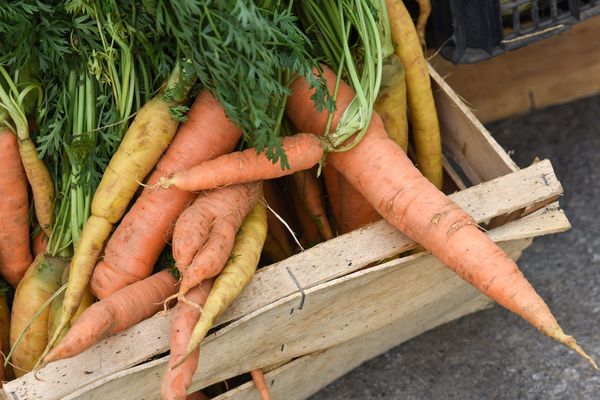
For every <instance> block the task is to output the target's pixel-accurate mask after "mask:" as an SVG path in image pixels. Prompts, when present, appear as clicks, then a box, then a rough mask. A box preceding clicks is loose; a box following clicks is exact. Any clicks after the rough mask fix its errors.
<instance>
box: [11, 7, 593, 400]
mask: <svg viewBox="0 0 600 400" xmlns="http://www.w3.org/2000/svg"><path fill="white" fill-rule="evenodd" d="M418 3H419V5H420V14H419V19H418V22H417V26H416V28H415V26H414V24H413V22H412V20H411V17H410V15H409V14H408V11H407V10H406V8H405V7H404V4H403V2H402V1H400V0H385V1H384V0H376V1H368V0H340V1H338V0H325V1H316V0H305V1H300V2H291V1H290V2H287V1H272V0H259V1H253V2H248V1H243V0H224V1H210V0H194V1H186V2H181V3H177V5H175V4H174V3H172V2H169V1H165V0H149V1H141V2H139V1H134V2H117V1H115V0H107V1H100V0H89V1H88V0H86V1H83V0H59V1H43V0H35V1H34V0H25V1H9V2H6V4H2V5H0V53H2V55H0V156H1V157H0V159H2V162H3V163H4V167H5V168H2V169H0V212H2V215H4V216H5V221H4V223H3V224H2V225H1V226H0V274H1V275H2V277H3V278H4V279H5V280H6V281H7V282H8V283H9V284H10V285H12V286H13V287H16V292H15V296H14V301H13V303H12V310H11V314H10V345H11V346H12V349H11V350H10V352H9V353H10V354H9V355H8V356H7V359H6V362H5V366H6V365H7V364H8V362H9V361H10V360H11V359H12V361H11V362H12V363H13V364H14V365H15V374H16V375H17V376H20V375H22V374H24V373H26V372H29V371H31V370H32V369H34V368H35V366H36V365H38V366H43V365H45V364H47V363H49V362H52V361H56V360H60V359H64V358H69V357H74V356H75V355H77V354H79V353H81V352H82V351H84V350H85V349H88V348H90V347H92V346H93V345H94V344H95V343H97V342H98V341H99V340H101V339H103V338H104V337H106V336H108V335H112V334H115V333H117V332H121V331H123V330H124V329H126V328H128V327H131V326H133V325H135V324H137V323H138V322H140V321H142V320H143V319H146V318H149V317H150V316H152V315H154V314H156V313H157V312H158V311H160V310H161V309H163V308H166V307H167V306H170V305H172V304H174V303H175V302H174V301H172V300H174V299H176V300H177V303H176V306H175V309H174V311H173V319H172V321H171V351H170V356H169V362H168V369H167V371H165V373H164V376H163V380H162V385H161V394H162V396H163V398H164V399H184V398H186V393H187V391H188V389H189V387H190V385H191V383H192V377H193V375H194V372H195V371H196V368H198V367H199V365H198V364H199V360H200V358H199V354H200V350H199V348H200V345H201V342H202V340H204V338H205V337H206V336H207V334H208V333H209V331H210V330H211V329H213V328H214V326H215V323H216V322H217V319H218V318H219V316H221V315H222V314H223V313H224V312H225V311H226V310H227V308H228V307H229V306H230V305H231V304H232V303H233V301H234V300H235V299H236V298H237V297H238V296H239V295H240V293H241V292H242V290H243V289H244V288H245V287H246V286H247V285H248V284H249V282H250V281H251V279H252V277H253V276H254V273H255V271H256V269H257V267H258V265H259V263H261V257H262V256H264V257H263V258H262V262H264V261H265V260H268V261H272V262H276V261H279V260H282V259H284V258H287V257H289V256H290V255H292V254H293V253H294V251H295V246H296V245H295V244H294V243H296V244H297V249H298V250H300V249H303V245H304V246H311V245H314V244H316V243H318V242H320V241H324V240H330V239H332V238H333V237H334V236H335V235H336V234H341V233H346V232H349V231H351V230H354V229H358V228H360V227H363V226H365V225H366V224H369V223H372V222H374V221H376V220H378V219H380V218H384V219H386V220H387V221H388V222H389V223H390V224H391V225H392V226H394V227H395V228H397V229H398V230H400V231H402V232H403V233H405V234H406V235H407V236H408V237H410V238H412V239H413V240H415V241H416V242H418V243H419V244H420V245H422V246H423V247H424V248H425V249H426V250H427V251H429V252H431V253H432V254H433V255H434V256H435V257H437V258H438V259H439V260H440V261H441V262H442V263H443V264H444V265H446V266H447V267H448V268H450V269H451V270H452V271H454V272H455V273H457V274H458V275H459V276H460V277H462V278H463V279H464V280H465V281H467V282H469V283H470V284H471V285H473V286H474V287H475V288H477V289H479V290H480V291H481V292H483V293H484V294H486V295H487V296H488V297H490V298H491V299H493V300H495V301H496V302H497V303H498V304H500V305H502V306H504V307H506V308H507V309H509V310H510V311H512V312H514V313H516V314H517V315H519V316H521V317H522V318H524V319H525V320H526V321H528V322H529V323H530V324H531V325H532V326H534V327H535V328H537V329H539V330H540V331H541V332H542V333H544V334H545V335H547V336H549V337H551V338H553V339H554V340H556V341H558V342H560V343H562V344H564V345H566V346H567V347H569V348H571V349H573V350H575V351H576V352H578V353H579V354H580V355H582V356H583V357H584V358H586V359H587V360H588V361H589V362H590V363H591V364H592V365H593V366H594V367H596V364H595V362H594V361H593V360H592V359H591V358H590V357H589V356H588V355H587V354H586V353H585V352H584V351H583V350H582V349H581V347H579V345H578V344H577V343H576V342H575V340H574V339H573V337H571V336H568V335H566V334H565V333H564V332H563V330H562V329H561V327H560V326H559V324H558V322H557V321H556V319H555V318H554V316H553V315H552V313H551V311H550V310H549V308H548V306H547V305H546V304H545V303H544V301H543V300H542V299H541V298H540V297H539V295H538V294H537V293H536V291H535V289H534V288H533V287H532V286H531V285H530V284H529V282H528V281H527V280H526V279H525V277H524V276H523V274H522V273H521V272H520V271H519V269H518V267H517V265H516V264H515V263H514V262H512V261H511V260H510V259H509V258H508V257H507V256H506V254H504V252H502V250H501V249H500V248H499V247H498V246H497V245H496V244H495V243H494V242H492V241H491V240H490V239H489V238H488V237H487V236H486V235H485V234H484V233H483V232H482V231H481V230H480V229H479V227H478V226H477V225H476V223H475V222H474V221H473V220H472V218H471V217H470V216H469V215H468V214H467V213H466V212H464V211H463V210H462V209H460V208H459V207H458V205H456V204H455V203H453V202H452V201H451V200H449V199H448V197H446V196H445V195H444V194H443V193H442V192H441V191H440V190H439V188H440V187H441V185H442V167H441V165H442V164H441V141H440V132H439V124H438V120H437V116H436V111H435V107H434V102H433V94H432V93H431V84H430V81H429V72H428V65H427V62H426V60H425V59H424V57H423V51H422V46H423V44H424V42H423V41H424V33H423V32H424V26H425V22H426V19H427V16H428V13H429V10H430V5H429V1H425V0H423V1H421V0H419V1H418ZM38 25H39V26H40V27H41V28H40V31H39V33H37V34H34V33H32V32H30V30H31V29H30V28H28V27H30V26H38ZM292 132H299V133H295V134H292ZM409 154H414V158H415V159H414V163H415V164H416V165H415V164H413V161H411V159H410V158H409ZM288 175H291V177H287V176H288ZM321 175H323V176H322V177H321ZM285 177H287V178H285ZM277 178H280V179H277ZM28 185H29V186H30V187H31V193H32V199H29V196H28ZM263 188H264V198H263ZM265 199H266V201H265ZM30 200H31V202H30ZM267 208H269V210H270V212H269V214H268V215H267ZM30 209H31V210H34V211H35V212H30V211H29V210H30ZM34 227H35V228H34ZM296 233H299V234H298V235H296ZM298 237H299V238H300V239H298ZM32 238H33V240H32ZM292 239H293V240H292ZM169 243H171V245H172V249H171V248H169V247H168V246H167V244H169ZM32 244H33V246H31V245H32ZM32 250H33V254H35V259H34V260H33V261H32V255H31V254H32ZM263 250H264V251H263ZM171 252H172V258H173V260H174V263H173V264H174V265H170V266H166V265H165V263H164V262H162V261H158V260H159V256H160V255H161V253H162V254H163V255H167V256H170V255H171ZM96 298H98V299H99V301H97V302H95V300H96ZM3 301H5V299H4V298H2V299H0V328H3V329H2V332H0V333H2V335H0V339H1V340H2V342H1V343H0V344H1V345H2V348H3V351H4V352H5V354H6V352H7V351H6V350H7V348H8V342H7V340H8V339H7V337H6V335H5V333H6V329H5V328H6V327H7V326H8V321H7V320H8V311H7V310H8V307H7V306H6V305H5V304H4V303H3ZM5 321H6V322H5ZM200 368H202V365H200ZM250 372H251V376H252V379H253V380H254V382H255V384H256V387H257V390H258V391H259V392H260V395H261V398H262V399H268V398H269V393H268V388H267V384H266V382H265V378H264V374H263V371H262V369H260V368H258V369H255V370H253V371H250ZM4 376H5V377H9V376H10V371H9V370H5V374H4ZM195 395H196V396H204V394H202V393H200V392H199V393H198V394H195ZM190 396H192V395H190ZM188 398H189V396H188Z"/></svg>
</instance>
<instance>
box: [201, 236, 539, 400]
mask: <svg viewBox="0 0 600 400" xmlns="http://www.w3.org/2000/svg"><path fill="white" fill-rule="evenodd" d="M523 243H524V245H526V244H527V242H523ZM491 304H492V303H491V302H490V301H489V299H488V298H487V297H485V296H483V295H481V294H480V293H478V292H475V291H472V290H464V289H463V288H462V287H459V288H457V289H456V290H454V291H452V292H451V293H449V294H448V295H447V296H444V297H441V298H440V299H438V300H436V301H435V302H433V303H431V304H428V305H427V306H425V307H424V308H421V309H418V310H414V311H413V312H411V313H410V314H409V315H407V316H406V317H404V318H401V319H399V320H396V321H393V322H391V323H390V324H388V325H386V326H385V327H383V328H382V329H378V330H376V331H373V332H370V333H368V334H366V335H363V336H359V337H357V338H355V339H351V340H349V341H347V342H343V343H341V344H339V345H336V346H334V347H331V348H329V349H327V350H323V351H320V352H316V353H312V354H309V355H306V356H303V357H300V358H297V359H295V360H294V361H292V362H289V363H287V364H285V365H283V366H280V367H279V368H277V369H275V370H273V371H271V372H269V373H267V374H266V375H265V378H266V381H267V384H268V385H269V391H270V393H271V396H272V398H273V399H289V400H294V399H305V398H307V397H309V396H310V395H311V394H313V393H315V392H316V391H318V390H319V389H321V388H323V387H324V386H326V385H327V384H329V383H331V382H333V381H334V380H336V379H338V378H339V377H341V376H342V375H344V374H346V373H348V372H349V371H351V370H352V369H354V368H356V367H358V366H359V365H360V364H362V363H363V362H365V361H367V360H369V359H371V358H373V357H375V356H377V355H379V354H381V353H384V352H386V351H388V350H389V349H391V348H392V347H395V346H397V345H399V344H400V343H403V342H405V341H407V340H409V339H411V338H413V337H416V336H418V335H420V334H422V333H424V332H426V331H428V330H430V329H433V328H435V327H436V326H439V325H442V324H445V323H447V322H450V321H452V320H455V319H457V318H460V317H462V316H464V315H467V314H470V313H473V312H476V311H479V310H481V309H483V308H486V307H487V306H489V305H491ZM213 400H260V396H259V394H258V392H257V390H256V387H255V386H254V383H253V382H248V383H245V384H243V385H241V386H239V387H237V388H235V389H232V390H230V391H228V392H226V393H223V394H222V395H220V396H217V397H215V398H214V399H213Z"/></svg>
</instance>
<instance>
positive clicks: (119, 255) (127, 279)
mask: <svg viewBox="0 0 600 400" xmlns="http://www.w3.org/2000/svg"><path fill="white" fill-rule="evenodd" d="M187 117H188V119H187V120H186V122H184V123H183V124H182V125H181V126H180V127H179V129H178V130H177V134H176V135H175V138H174V139H173V142H172V143H171V144H170V146H169V148H168V149H167V151H166V152H165V154H164V155H163V157H162V158H161V160H160V161H159V163H158V164H157V166H156V169H155V170H154V172H153V173H152V175H151V176H150V178H149V179H148V182H147V183H148V184H149V185H153V184H154V183H156V181H158V178H159V177H161V176H164V175H167V174H170V173H174V172H178V171H182V170H185V169H188V168H191V167H193V166H194V165H196V164H198V163H200V162H202V161H205V160H210V159H213V158H215V157H217V156H220V155H222V154H225V153H229V152H230V151H232V150H233V148H234V146H235V144H236V142H237V141H238V140H239V138H240V135H241V131H240V129H238V128H237V127H235V126H234V125H233V124H232V123H231V122H230V121H229V120H228V119H227V117H226V116H225V112H224V111H223V107H222V106H221V105H220V104H219V102H218V101H217V100H216V99H215V98H214V97H213V96H212V95H211V94H210V93H209V92H208V91H206V90H203V91H201V92H200V94H199V95H198V97H197V98H196V100H195V101H194V104H193V105H192V107H191V109H190V111H189V112H188V115H187ZM195 197H196V196H195V194H193V193H190V192H185V191H181V190H179V189H177V188H170V189H167V190H151V189H149V188H146V189H144V191H143V192H142V194H141V196H140V197H139V198H138V199H137V200H136V202H135V203H134V205H133V206H132V207H131V209H130V210H129V211H128V212H127V214H126V215H125V217H124V218H123V220H122V221H121V223H120V224H119V226H118V227H117V229H116V230H115V232H114V233H113V234H112V236H111V238H110V240H109V241H108V243H107V245H106V249H105V250H104V257H103V259H102V261H100V262H99V263H98V265H96V268H95V269H94V273H93V275H92V281H91V288H92V291H93V292H94V294H95V295H96V297H98V298H100V299H103V298H105V297H107V296H109V295H111V294H112V293H114V292H115V291H116V290H118V289H120V288H122V287H124V286H126V285H129V284H131V283H133V282H137V281H138V280H140V279H143V278H146V277H147V276H149V275H150V273H151V272H152V267H153V266H154V263H155V262H156V260H157V259H158V256H159V254H160V252H161V250H162V249H163V247H164V246H165V244H166V243H167V242H168V241H170V239H171V235H172V233H173V226H174V225H175V220H176V219H177V217H178V216H179V214H181V212H182V211H183V210H184V209H185V207H186V206H187V205H188V204H189V203H191V202H192V200H193V199H194V198H195Z"/></svg>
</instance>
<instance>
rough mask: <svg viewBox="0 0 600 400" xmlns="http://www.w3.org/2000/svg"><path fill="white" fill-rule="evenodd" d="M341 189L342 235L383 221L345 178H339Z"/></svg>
mask: <svg viewBox="0 0 600 400" xmlns="http://www.w3.org/2000/svg"><path fill="white" fill-rule="evenodd" d="M339 188H340V196H341V199H342V200H341V201H342V206H341V208H342V220H341V222H340V233H347V232H351V231H354V230H356V229H359V228H362V227H363V226H365V225H368V224H370V223H372V222H375V221H379V220H380V219H381V215H379V213H378V212H377V211H376V210H375V209H374V208H373V206H371V204H369V202H368V201H367V199H365V197H364V196H363V195H362V194H361V193H360V192H359V191H358V190H356V188H355V187H354V186H352V184H350V182H348V181H347V180H346V178H344V176H340V177H339Z"/></svg>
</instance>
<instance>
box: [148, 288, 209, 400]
mask: <svg viewBox="0 0 600 400" xmlns="http://www.w3.org/2000/svg"><path fill="white" fill-rule="evenodd" d="M212 284H213V280H212V279H208V280H205V281H203V282H202V284H201V285H200V286H196V287H195V288H193V289H191V290H190V291H189V292H188V293H187V295H186V298H187V299H188V300H190V301H193V302H194V303H196V304H198V305H204V302H205V301H206V297H207V296H208V294H209V293H210V290H211V288H212ZM199 318H200V312H199V310H198V308H196V307H194V306H193V305H190V304H187V303H184V302H181V301H180V302H179V303H177V305H176V306H175V309H174V311H173V319H172V320H171V346H170V347H171V355H170V356H169V364H168V366H167V370H166V371H165V374H164V375H163V380H162V385H161V388H160V392H161V395H162V398H163V400H180V399H185V393H186V391H187V389H188V388H189V387H190V384H191V383H192V375H194V372H195V371H196V367H197V366H198V356H199V354H200V348H198V349H196V350H195V351H194V353H192V355H191V356H190V357H188V358H187V360H185V361H184V363H183V364H181V365H180V366H179V367H177V368H174V369H173V370H171V367H172V366H173V365H175V364H176V363H177V362H179V360H180V358H181V356H183V355H184V354H185V352H186V350H187V346H188V342H189V341H190V337H191V335H192V331H193V330H194V326H196V322H198V319H199Z"/></svg>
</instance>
